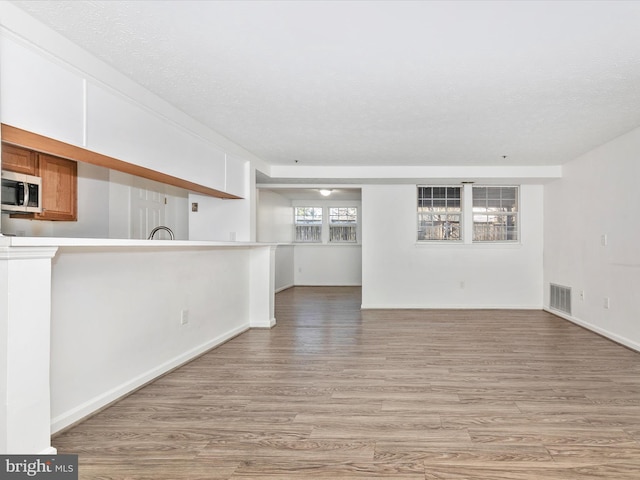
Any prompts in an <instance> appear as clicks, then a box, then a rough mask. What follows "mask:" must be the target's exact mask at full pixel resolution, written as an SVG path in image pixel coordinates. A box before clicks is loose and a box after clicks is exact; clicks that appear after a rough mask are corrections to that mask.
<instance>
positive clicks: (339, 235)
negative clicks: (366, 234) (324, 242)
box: [329, 207, 358, 243]
mask: <svg viewBox="0 0 640 480" xmlns="http://www.w3.org/2000/svg"><path fill="white" fill-rule="evenodd" d="M357 227H358V209H357V208H356V207H329V241H330V242H336V243H339V242H356V240H357V239H356V232H357Z"/></svg>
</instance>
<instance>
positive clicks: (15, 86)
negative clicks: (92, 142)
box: [0, 34, 84, 146]
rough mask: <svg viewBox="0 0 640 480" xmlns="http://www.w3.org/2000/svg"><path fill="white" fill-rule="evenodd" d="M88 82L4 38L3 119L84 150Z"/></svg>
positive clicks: (0, 63) (0, 61)
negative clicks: (84, 122) (81, 147)
mask: <svg viewBox="0 0 640 480" xmlns="http://www.w3.org/2000/svg"><path fill="white" fill-rule="evenodd" d="M83 110H84V80H83V78H82V76H80V75H78V74H76V73H74V72H72V71H70V70H68V69H66V68H64V67H63V66H61V65H59V64H58V63H56V62H55V61H53V60H52V59H50V58H48V57H45V56H43V55H42V54H40V53H39V52H37V51H35V50H33V49H31V48H28V47H26V46H24V45H23V44H21V43H18V42H17V41H15V40H14V39H12V38H10V37H9V36H8V35H7V34H2V36H0V119H1V120H2V122H3V123H6V124H8V125H12V126H14V127H18V128H22V129H24V130H29V131H31V132H35V133H38V134H41V135H45V136H47V137H51V138H55V139H56V140H60V141H62V142H66V143H71V144H73V145H78V146H82V143H83V117H84V114H83Z"/></svg>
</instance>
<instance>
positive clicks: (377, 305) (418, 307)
mask: <svg viewBox="0 0 640 480" xmlns="http://www.w3.org/2000/svg"><path fill="white" fill-rule="evenodd" d="M360 308H361V309H362V310H540V309H542V305H468V304H464V305H462V304H461V305H450V304H446V305H438V304H428V305H426V304H413V305H411V304H409V305H407V304H388V303H368V304H365V303H363V304H362V305H361V306H360Z"/></svg>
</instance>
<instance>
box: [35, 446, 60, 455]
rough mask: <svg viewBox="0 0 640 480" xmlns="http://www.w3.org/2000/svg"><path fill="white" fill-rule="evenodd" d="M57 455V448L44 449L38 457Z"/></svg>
mask: <svg viewBox="0 0 640 480" xmlns="http://www.w3.org/2000/svg"><path fill="white" fill-rule="evenodd" d="M57 454H58V449H57V448H55V447H49V448H45V449H44V450H43V451H41V452H40V453H39V454H38V455H57Z"/></svg>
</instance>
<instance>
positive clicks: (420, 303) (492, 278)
mask: <svg viewBox="0 0 640 480" xmlns="http://www.w3.org/2000/svg"><path fill="white" fill-rule="evenodd" d="M542 198H543V188H542V186H539V185H522V186H521V189H520V200H521V203H520V207H521V239H522V240H521V242H519V243H518V244H488V245H474V244H455V245H451V244H434V243H429V244H417V243H416V225H417V219H416V186H415V185H367V186H363V188H362V212H363V218H362V226H363V228H362V270H363V271H362V305H363V307H364V308H541V307H542V225H543V219H542V211H543V206H542Z"/></svg>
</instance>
